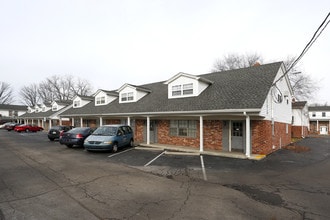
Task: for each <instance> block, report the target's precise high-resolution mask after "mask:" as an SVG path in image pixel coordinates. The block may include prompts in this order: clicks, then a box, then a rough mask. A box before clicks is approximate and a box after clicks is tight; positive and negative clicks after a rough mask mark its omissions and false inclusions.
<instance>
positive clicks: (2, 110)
mask: <svg viewBox="0 0 330 220" xmlns="http://www.w3.org/2000/svg"><path fill="white" fill-rule="evenodd" d="M26 110H27V106H24V105H7V104H0V124H2V122H6V121H16V120H17V118H18V117H19V116H21V115H23V114H24V113H25V112H26Z"/></svg>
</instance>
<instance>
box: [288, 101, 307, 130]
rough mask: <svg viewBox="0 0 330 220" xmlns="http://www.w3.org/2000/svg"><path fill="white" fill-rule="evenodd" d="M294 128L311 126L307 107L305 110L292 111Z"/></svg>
mask: <svg viewBox="0 0 330 220" xmlns="http://www.w3.org/2000/svg"><path fill="white" fill-rule="evenodd" d="M292 116H293V123H292V125H294V126H309V118H308V109H307V106H305V107H304V108H303V109H292Z"/></svg>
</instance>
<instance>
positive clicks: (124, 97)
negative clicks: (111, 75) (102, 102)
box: [120, 92, 134, 102]
mask: <svg viewBox="0 0 330 220" xmlns="http://www.w3.org/2000/svg"><path fill="white" fill-rule="evenodd" d="M120 101H121V102H132V101H134V92H124V93H121V94H120Z"/></svg>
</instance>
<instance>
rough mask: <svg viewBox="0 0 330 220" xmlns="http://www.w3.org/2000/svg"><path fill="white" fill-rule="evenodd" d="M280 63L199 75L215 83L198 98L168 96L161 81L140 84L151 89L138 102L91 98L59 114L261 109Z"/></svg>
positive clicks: (165, 87) (165, 86)
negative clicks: (100, 103)
mask: <svg viewBox="0 0 330 220" xmlns="http://www.w3.org/2000/svg"><path fill="white" fill-rule="evenodd" d="M281 65H282V62H277V63H271V64H265V65H260V66H254V67H248V68H243V69H237V70H229V71H223V72H217V73H209V74H203V75H199V76H201V77H203V78H205V79H208V80H210V81H212V82H214V83H213V84H211V85H210V86H209V87H208V88H207V89H206V90H204V91H203V92H202V93H201V94H200V95H199V96H197V97H187V98H176V99H168V92H167V88H168V87H167V86H168V85H166V84H164V81H163V82H156V83H151V84H145V85H141V86H140V87H143V88H146V89H148V90H150V91H151V92H150V93H149V94H147V95H146V96H145V97H143V98H142V99H140V100H139V101H137V102H134V103H119V101H118V98H117V99H116V100H114V101H113V102H111V103H109V104H108V105H104V106H95V103H94V102H93V101H92V102H90V103H88V104H87V105H85V106H84V107H82V108H70V109H68V110H67V111H65V112H63V113H62V114H61V116H75V115H102V114H120V113H122V114H123V115H124V114H125V113H127V114H130V113H164V112H176V111H209V110H235V109H260V108H261V107H262V105H263V103H264V101H265V99H266V96H267V94H268V92H269V90H270V88H271V86H272V84H273V82H274V79H275V76H276V74H277V73H278V71H279V69H280V68H281Z"/></svg>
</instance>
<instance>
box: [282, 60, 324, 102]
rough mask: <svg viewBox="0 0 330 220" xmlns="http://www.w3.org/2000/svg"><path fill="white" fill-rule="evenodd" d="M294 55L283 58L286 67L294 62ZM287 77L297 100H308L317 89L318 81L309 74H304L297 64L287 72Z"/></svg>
mask: <svg viewBox="0 0 330 220" xmlns="http://www.w3.org/2000/svg"><path fill="white" fill-rule="evenodd" d="M294 60H295V58H294V57H288V58H287V59H286V60H284V65H285V66H286V68H287V69H288V68H289V67H290V65H291V64H292V63H293V62H294ZM288 77H289V80H290V83H291V86H292V89H293V92H294V96H295V98H296V99H297V100H310V99H311V98H313V96H314V94H315V93H316V92H317V91H318V90H319V86H318V83H316V82H315V80H313V79H312V78H311V77H310V76H309V75H306V74H304V73H303V72H302V71H301V70H300V68H299V66H294V67H293V68H292V69H291V70H290V72H289V73H288Z"/></svg>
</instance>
